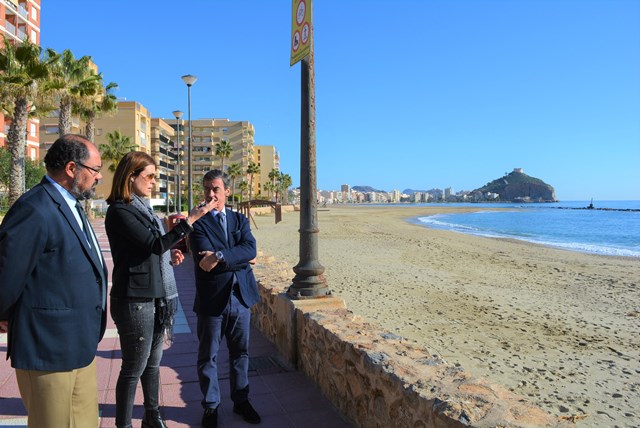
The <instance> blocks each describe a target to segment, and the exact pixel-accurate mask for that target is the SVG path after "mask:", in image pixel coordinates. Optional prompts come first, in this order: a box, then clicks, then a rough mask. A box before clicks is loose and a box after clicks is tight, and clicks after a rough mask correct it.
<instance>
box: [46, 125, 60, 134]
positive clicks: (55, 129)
mask: <svg viewBox="0 0 640 428" xmlns="http://www.w3.org/2000/svg"><path fill="white" fill-rule="evenodd" d="M44 133H45V134H57V133H58V127H57V126H45V128H44Z"/></svg>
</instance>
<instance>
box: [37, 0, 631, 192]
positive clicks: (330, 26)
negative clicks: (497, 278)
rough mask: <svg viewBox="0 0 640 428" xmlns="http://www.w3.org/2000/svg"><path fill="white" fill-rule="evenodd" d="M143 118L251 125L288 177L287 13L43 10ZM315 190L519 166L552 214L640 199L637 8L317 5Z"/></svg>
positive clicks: (466, 185) (293, 148)
mask: <svg viewBox="0 0 640 428" xmlns="http://www.w3.org/2000/svg"><path fill="white" fill-rule="evenodd" d="M42 3H43V4H42V22H41V34H42V40H41V42H42V45H43V46H44V47H51V48H54V49H56V50H58V51H62V50H64V49H71V50H72V51H73V53H74V54H75V55H76V56H77V57H79V56H82V55H90V56H92V57H93V59H94V61H95V62H96V63H97V64H98V66H99V68H100V71H102V73H103V75H104V77H105V80H106V81H113V82H116V83H117V84H118V85H119V89H118V90H117V91H116V95H117V96H118V97H121V98H126V99H127V100H135V101H138V102H140V103H141V104H143V105H144V106H145V107H147V108H148V109H149V110H150V111H151V113H152V115H153V116H154V117H165V118H171V117H172V116H171V112H172V111H173V110H183V111H184V112H185V114H186V111H187V88H186V86H185V85H184V83H183V82H182V80H181V79H180V76H182V75H183V74H193V75H196V76H197V77H198V81H197V82H196V83H195V85H194V86H193V87H192V104H191V112H192V118H193V119H197V118H211V117H215V118H228V119H231V120H248V121H250V122H252V123H253V125H254V126H255V130H256V134H255V142H256V144H258V145H273V146H276V148H277V150H278V151H279V152H280V156H281V170H282V171H284V172H286V173H288V174H290V175H291V176H292V178H293V182H294V185H295V186H297V185H298V184H299V177H300V166H299V163H300V65H299V64H297V65H295V66H293V67H290V66H289V43H290V32H291V1H290V0H246V1H237V0H180V1H158V0H156V1H151V0H136V1H134V2H132V1H130V0H109V1H107V0H92V1H85V0H82V1H81V0H55V1H52V0H43V1H42ZM313 13H314V26H315V66H316V67H315V78H316V122H317V133H316V144H317V180H318V188H319V189H321V190H335V189H339V187H340V185H341V184H350V185H352V186H355V185H369V186H373V187H375V188H377V189H381V190H387V191H389V190H392V189H399V190H403V189H406V188H412V189H430V188H434V187H438V188H444V187H453V188H454V190H455V191H459V190H473V189H475V188H478V187H480V186H482V185H484V184H486V183H487V182H489V181H491V180H493V179H495V178H498V177H500V176H502V175H503V174H504V173H505V172H510V171H511V170H512V169H513V168H515V167H519V168H524V171H525V173H527V174H529V175H531V176H534V177H537V178H540V179H542V180H544V181H546V182H547V183H549V184H551V185H552V186H554V187H555V189H556V196H557V197H558V199H560V200H588V199H590V198H592V197H593V198H594V200H612V199H634V200H640V1H638V0H315V2H314V5H313Z"/></svg>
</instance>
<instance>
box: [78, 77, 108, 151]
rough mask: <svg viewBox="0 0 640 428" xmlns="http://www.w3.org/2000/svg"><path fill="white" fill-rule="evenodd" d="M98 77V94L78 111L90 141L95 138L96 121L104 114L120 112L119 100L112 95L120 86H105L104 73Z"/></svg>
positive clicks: (85, 133) (90, 98) (91, 97)
mask: <svg viewBox="0 0 640 428" xmlns="http://www.w3.org/2000/svg"><path fill="white" fill-rule="evenodd" d="M98 76H99V80H97V81H96V82H95V84H96V85H98V90H97V91H96V92H97V93H96V94H95V95H93V96H90V97H89V100H88V103H87V105H86V106H85V107H84V108H80V109H79V110H78V113H79V114H80V117H82V119H83V120H84V121H85V131H84V135H85V136H86V137H87V138H88V139H89V140H90V141H93V139H94V137H95V129H96V119H97V118H98V117H100V116H102V115H104V114H108V113H111V112H115V111H117V110H118V99H117V98H116V96H115V95H114V94H113V93H112V91H113V90H114V89H116V88H117V87H118V85H117V84H115V83H113V82H110V83H108V84H107V85H106V86H103V80H102V73H98Z"/></svg>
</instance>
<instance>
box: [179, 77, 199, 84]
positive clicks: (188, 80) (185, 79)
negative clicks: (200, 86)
mask: <svg viewBox="0 0 640 428" xmlns="http://www.w3.org/2000/svg"><path fill="white" fill-rule="evenodd" d="M196 80H198V78H197V77H196V76H193V75H191V74H185V75H184V76H182V81H183V82H184V83H186V84H187V86H191V85H193V84H194V83H196Z"/></svg>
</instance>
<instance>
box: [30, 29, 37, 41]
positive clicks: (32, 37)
mask: <svg viewBox="0 0 640 428" xmlns="http://www.w3.org/2000/svg"><path fill="white" fill-rule="evenodd" d="M30 40H31V42H32V43H38V33H36V30H31V38H30Z"/></svg>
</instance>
